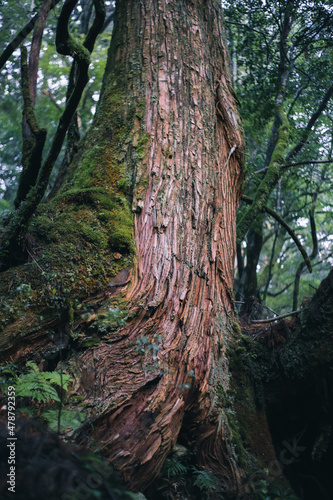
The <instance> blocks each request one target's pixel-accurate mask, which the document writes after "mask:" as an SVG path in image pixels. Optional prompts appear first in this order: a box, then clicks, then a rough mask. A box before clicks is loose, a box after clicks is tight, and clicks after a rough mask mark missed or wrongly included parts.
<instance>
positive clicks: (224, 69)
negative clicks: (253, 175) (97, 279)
mask: <svg viewBox="0 0 333 500" xmlns="http://www.w3.org/2000/svg"><path fill="white" fill-rule="evenodd" d="M221 21H222V20H221V11H220V8H219V6H218V5H217V3H216V2H213V1H208V2H189V3H188V2H172V3H169V4H166V3H164V2H156V1H147V2H144V3H140V2H134V1H133V2H125V3H124V2H123V3H122V4H119V5H118V10H117V13H116V18H115V29H114V35H113V41H112V46H111V52H110V57H109V61H108V68H107V73H106V78H105V81H104V90H103V97H102V100H101V103H100V105H99V111H98V117H97V119H96V122H95V125H94V127H93V129H95V130H94V132H93V134H94V133H95V134H96V133H98V136H102V135H104V137H105V138H107V137H109V138H110V139H111V141H112V136H113V135H114V134H118V137H117V145H116V148H118V151H119V153H118V154H119V155H120V160H118V163H119V162H120V161H121V160H122V159H123V161H124V166H123V165H121V167H122V168H124V172H123V175H124V177H125V179H126V178H127V177H129V178H130V179H131V182H132V187H133V198H132V211H133V212H134V238H135V245H136V260H135V265H134V270H133V273H132V279H131V283H130V285H129V288H128V290H127V291H126V294H125V297H124V298H125V300H126V301H128V304H129V305H128V307H127V311H128V314H136V316H135V318H134V319H132V320H131V321H129V322H128V323H127V325H126V327H124V328H123V329H122V330H121V331H120V332H119V331H118V332H117V333H116V335H114V334H110V335H109V336H108V341H107V342H102V343H100V344H99V345H98V346H97V347H95V348H94V349H91V350H88V351H86V352H85V353H84V354H83V355H82V356H80V358H79V360H78V361H77V366H80V372H81V373H82V371H83V370H89V368H87V367H90V366H94V370H95V373H97V380H96V378H95V379H94V380H95V384H97V389H96V390H95V391H94V394H93V395H92V398H91V401H92V400H93V399H94V398H98V399H99V401H100V408H103V410H101V411H98V412H97V415H96V418H97V422H98V424H95V429H94V430H93V431H92V436H93V437H94V438H96V439H103V440H104V443H105V445H104V446H105V447H106V448H107V449H108V456H109V457H110V459H111V461H112V462H113V463H114V464H115V466H116V467H117V468H118V469H120V470H121V471H122V473H123V475H124V476H125V478H126V479H127V480H128V481H129V484H130V485H131V486H132V487H134V488H140V487H142V486H145V485H147V484H148V483H149V482H150V481H151V480H152V479H153V478H154V476H155V475H156V472H158V470H159V468H160V466H161V465H162V463H163V461H164V459H165V457H166V456H167V454H168V452H169V451H170V449H171V448H172V446H173V445H174V444H175V443H176V441H177V436H178V434H179V432H180V430H181V427H182V423H183V420H184V418H186V419H187V420H190V421H191V424H192V425H194V423H195V424H196V425H197V431H196V432H198V435H197V436H196V439H197V440H198V441H200V448H201V460H202V463H204V464H206V465H209V466H210V467H211V468H213V469H215V470H217V471H220V470H221V467H224V468H225V470H226V471H228V473H227V474H226V476H228V481H230V482H231V483H233V484H234V485H237V483H238V482H239V470H238V466H237V464H236V461H235V458H236V457H233V452H232V449H231V446H230V444H229V443H228V441H227V440H226V434H227V432H228V431H227V428H226V427H227V426H226V425H225V424H224V423H223V418H222V415H221V411H220V408H219V405H218V403H217V400H218V397H217V396H218V394H217V387H216V384H217V382H219V384H221V385H222V386H223V388H224V389H225V390H226V389H228V384H229V382H228V380H229V376H228V364H227V359H226V356H225V351H226V346H227V345H228V340H229V338H230V337H231V336H232V328H233V326H232V321H233V317H234V308H233V302H232V280H233V261H234V254H235V217H236V209H237V204H238V200H239V196H240V185H241V180H242V161H243V140H242V133H241V127H240V123H239V118H238V113H237V109H236V104H235V99H234V97H233V95H232V92H231V87H230V75H229V67H228V56H227V52H226V46H225V41H224V38H223V31H222V22H221ZM117 108H118V109H117ZM117 111H118V116H116V117H114V116H113V117H112V115H114V114H115V113H116V112H117ZM110 113H111V114H110ZM117 121H118V123H117ZM122 130H124V138H123V144H122V145H120V144H119V135H120V132H121V131H122ZM98 140H99V141H100V138H99V139H98ZM113 154H114V153H113ZM118 158H119V156H118ZM118 184H119V182H118ZM110 342H111V344H110ZM152 355H153V356H152ZM92 361H93V364H92ZM144 366H145V369H143V368H144ZM90 371H91V369H90ZM78 390H79V391H80V390H81V391H83V392H85V391H86V388H85V387H82V386H81V387H80V388H79V389H78ZM106 434H107V435H106Z"/></svg>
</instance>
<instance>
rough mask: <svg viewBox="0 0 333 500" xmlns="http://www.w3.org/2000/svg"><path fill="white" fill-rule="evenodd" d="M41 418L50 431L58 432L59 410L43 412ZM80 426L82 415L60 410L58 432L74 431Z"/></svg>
mask: <svg viewBox="0 0 333 500" xmlns="http://www.w3.org/2000/svg"><path fill="white" fill-rule="evenodd" d="M42 418H43V420H45V421H46V424H47V426H48V428H49V429H51V430H52V431H58V419H59V409H55V410H46V411H43V413H42ZM82 424H83V419H82V414H80V413H78V412H75V411H72V410H63V409H62V410H61V411H60V428H59V431H60V432H63V431H65V430H66V429H73V430H76V429H78V428H79V427H80V426H81V425H82Z"/></svg>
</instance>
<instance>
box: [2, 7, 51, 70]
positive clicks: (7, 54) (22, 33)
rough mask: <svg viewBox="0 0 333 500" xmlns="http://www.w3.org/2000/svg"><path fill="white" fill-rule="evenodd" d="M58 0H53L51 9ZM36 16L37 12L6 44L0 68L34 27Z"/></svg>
mask: <svg viewBox="0 0 333 500" xmlns="http://www.w3.org/2000/svg"><path fill="white" fill-rule="evenodd" d="M59 2H60V0H53V1H52V6H51V9H53V8H54V7H55V6H56V5H57V4H58V3H59ZM38 16H39V13H37V14H36V15H35V16H34V17H33V18H32V19H30V21H29V22H28V23H27V24H26V25H25V26H24V28H22V29H21V31H19V32H18V34H17V35H16V36H15V38H14V39H13V40H12V41H11V42H10V43H9V44H8V45H7V47H6V48H5V50H4V51H3V53H2V54H1V56H0V69H1V68H3V66H4V65H5V64H6V62H7V61H8V59H9V58H10V56H11V55H12V54H13V52H14V51H15V50H16V49H17V47H19V45H20V44H21V43H22V42H23V40H25V39H26V37H27V36H28V35H29V33H31V31H32V30H33V29H34V26H35V24H36V21H37V19H38Z"/></svg>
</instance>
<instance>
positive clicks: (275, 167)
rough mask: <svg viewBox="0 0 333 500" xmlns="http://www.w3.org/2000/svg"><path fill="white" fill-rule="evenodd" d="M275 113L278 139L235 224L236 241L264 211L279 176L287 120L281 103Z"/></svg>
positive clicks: (287, 131)
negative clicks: (252, 193)
mask: <svg viewBox="0 0 333 500" xmlns="http://www.w3.org/2000/svg"><path fill="white" fill-rule="evenodd" d="M277 113H278V114H279V116H280V120H281V126H280V128H279V131H278V140H277V143H276V146H275V148H274V151H273V154H272V157H271V160H270V163H269V166H268V168H267V172H266V175H265V177H264V178H263V180H262V181H261V183H260V185H259V187H258V189H257V191H256V194H255V197H254V199H253V200H252V201H251V203H252V205H251V207H250V208H249V210H248V211H247V212H246V214H245V215H244V216H243V217H242V219H241V221H240V223H239V225H238V226H237V243H241V242H242V240H243V239H244V236H245V234H246V232H247V231H248V229H249V227H250V225H251V224H252V222H253V221H254V219H255V218H256V217H257V215H258V214H259V213H260V212H263V211H266V207H265V204H266V202H267V200H268V197H269V194H270V192H271V190H272V188H273V187H274V186H275V184H276V182H277V181H278V179H279V177H280V165H281V164H282V162H283V160H284V152H285V149H286V147H287V144H288V137H289V122H288V118H287V116H286V114H285V113H284V111H283V104H282V103H279V104H278V106H277ZM243 199H244V198H243Z"/></svg>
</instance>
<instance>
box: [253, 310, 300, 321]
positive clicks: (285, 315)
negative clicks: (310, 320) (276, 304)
mask: <svg viewBox="0 0 333 500" xmlns="http://www.w3.org/2000/svg"><path fill="white" fill-rule="evenodd" d="M301 312H302V311H301V310H300V309H299V310H298V311H292V312H290V313H286V314H281V316H275V318H268V319H253V320H252V321H251V323H256V324H258V323H259V324H260V323H272V321H277V320H279V319H282V318H288V316H297V314H300V313H301Z"/></svg>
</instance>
